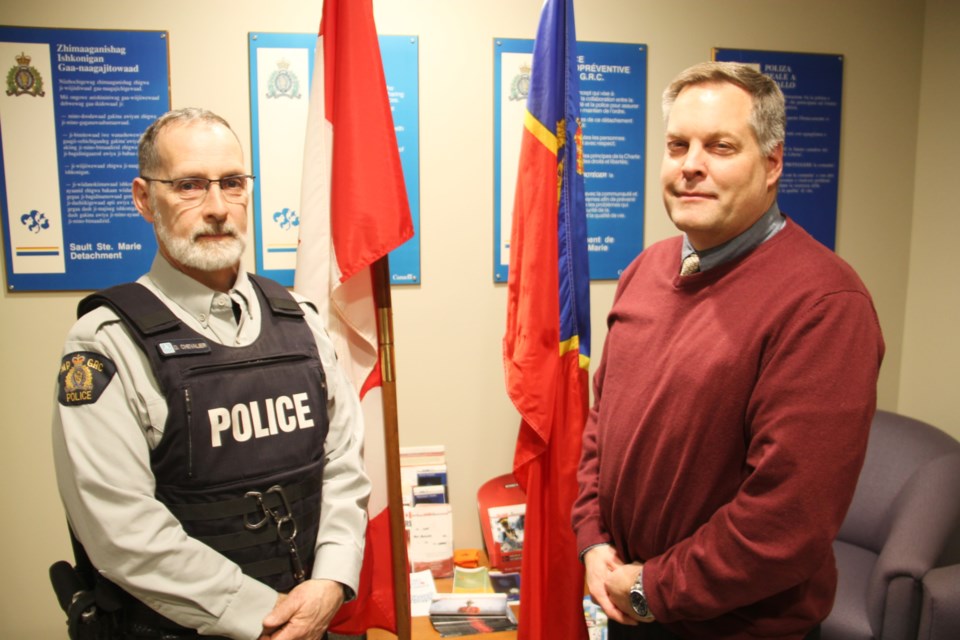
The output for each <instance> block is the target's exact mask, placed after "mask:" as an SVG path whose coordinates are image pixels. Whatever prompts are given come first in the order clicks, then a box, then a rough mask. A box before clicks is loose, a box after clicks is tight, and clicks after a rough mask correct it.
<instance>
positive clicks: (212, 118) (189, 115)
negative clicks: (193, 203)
mask: <svg viewBox="0 0 960 640" xmlns="http://www.w3.org/2000/svg"><path fill="white" fill-rule="evenodd" d="M192 122H206V123H209V124H220V125H223V126H225V127H226V128H227V129H230V132H231V133H233V135H234V137H236V135H237V134H236V133H235V132H234V131H233V129H232V128H231V127H230V123H228V122H227V121H226V120H224V119H223V118H221V117H220V116H218V115H217V114H215V113H213V112H212V111H207V110H206V109H199V108H197V107H186V108H184V109H175V110H173V111H167V112H166V113H165V114H163V115H162V116H160V117H159V118H157V119H156V120H154V121H153V122H152V123H151V124H150V126H149V127H147V130H146V131H144V132H143V135H142V136H140V144H139V146H138V148H137V161H138V162H139V164H140V175H142V176H143V175H150V174H152V173H154V172H155V171H157V170H159V169H160V165H161V164H162V159H161V158H160V152H159V151H157V136H158V135H159V134H160V132H161V131H163V129H165V128H166V127H168V126H171V125H174V124H189V123H192ZM238 140H239V139H238Z"/></svg>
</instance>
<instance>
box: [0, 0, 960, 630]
mask: <svg viewBox="0 0 960 640" xmlns="http://www.w3.org/2000/svg"><path fill="white" fill-rule="evenodd" d="M540 4H541V3H540V0H487V1H485V2H466V1H464V0H459V1H458V0H375V11H376V18H377V23H378V29H379V31H380V32H381V33H384V34H415V35H418V36H419V37H420V98H421V100H420V106H421V114H420V126H421V139H420V145H421V148H420V151H421V226H422V238H421V241H422V274H423V284H422V285H421V286H419V287H416V288H397V289H394V306H395V329H396V340H397V366H398V375H399V383H398V385H399V389H398V391H399V402H400V425H401V426H400V429H401V433H400V439H401V442H402V444H405V445H417V444H432V443H436V442H442V443H444V444H446V446H447V450H448V457H449V461H450V464H451V473H450V482H451V494H452V499H453V502H454V505H455V506H454V516H455V538H456V543H457V545H458V546H461V547H471V546H480V545H481V541H480V535H479V531H478V526H477V524H478V518H477V512H476V507H475V498H474V496H475V492H476V488H477V486H478V485H479V484H480V483H481V482H482V481H483V480H485V479H487V478H488V477H492V476H494V475H497V474H500V473H504V472H506V471H508V470H509V469H510V467H511V461H512V454H513V442H514V439H515V437H516V430H517V423H518V418H517V415H516V412H515V411H514V410H513V408H512V406H511V405H510V403H509V401H508V400H507V399H506V397H505V393H504V387H503V375H502V366H501V360H500V340H501V337H502V333H503V326H504V314H505V310H504V304H505V291H504V287H503V285H494V284H493V281H492V254H493V251H492V246H493V245H492V242H493V222H492V211H493V195H492V185H493V175H492V172H493V151H492V147H493V145H492V140H493V105H492V78H493V48H492V42H493V38H494V37H497V36H499V37H523V38H530V37H532V36H533V33H534V29H535V26H536V21H537V16H538V14H539V7H540ZM927 4H928V5H929V7H930V11H929V15H927V16H926V28H927V30H928V32H929V33H928V37H927V39H926V40H925V39H924V25H925V14H924V11H925V9H924V7H925V5H924V3H922V2H920V3H915V2H905V1H904V0H845V1H842V2H837V1H835V0H807V1H804V2H784V1H780V2H770V1H767V0H730V1H728V2H723V3H719V2H712V1H710V0H678V1H677V2H670V3H666V2H659V1H657V0H591V1H590V2H586V1H584V0H579V1H578V2H577V11H578V16H577V18H578V27H579V28H578V33H579V36H580V38H581V39H583V40H596V41H608V42H637V43H645V44H647V45H649V69H648V76H649V81H648V92H649V96H650V101H649V104H648V113H649V116H648V123H647V125H648V146H647V149H648V154H649V158H648V161H647V183H646V190H647V194H648V195H647V200H646V210H647V218H646V237H647V242H648V243H649V242H653V241H656V240H659V239H661V238H664V237H667V236H669V235H672V234H673V233H674V230H673V228H672V227H671V225H670V224H669V222H668V220H667V219H666V216H665V215H664V214H663V213H662V205H661V203H660V201H659V196H658V195H657V187H656V185H657V175H658V171H659V147H660V137H661V135H662V125H661V122H660V118H659V107H658V96H659V93H660V91H661V90H662V88H663V86H664V85H665V84H666V83H667V82H668V81H669V79H670V78H671V77H672V76H673V75H674V74H675V73H676V72H678V71H679V70H681V69H682V68H684V67H686V66H688V65H689V64H692V63H694V62H698V61H701V60H704V59H707V58H708V57H709V55H710V49H711V47H713V46H722V47H736V48H755V49H774V50H786V51H810V52H824V53H839V54H843V55H844V59H845V64H844V67H845V68H844V96H843V98H844V99H843V141H842V151H841V156H842V157H841V169H840V178H841V186H840V202H839V225H838V226H839V228H838V241H837V250H838V253H839V254H840V255H841V256H843V257H844V258H845V259H846V260H848V261H849V262H850V263H851V264H852V265H853V266H854V267H855V268H856V269H857V270H858V271H859V273H860V274H861V276H862V277H863V279H864V280H865V281H866V283H867V285H868V287H869V288H870V289H871V291H872V292H873V294H874V297H875V301H876V305H877V309H878V311H879V313H880V318H881V323H882V325H883V328H884V331H885V335H886V339H887V345H888V351H887V359H886V362H885V365H884V369H883V373H882V376H881V381H880V404H881V406H882V407H884V408H888V409H898V408H899V409H901V410H903V411H905V412H908V413H913V414H915V415H918V416H921V417H926V418H927V419H930V420H936V421H937V422H938V423H939V424H941V425H942V426H944V427H946V428H948V429H949V430H951V431H952V433H953V434H954V435H955V436H957V437H960V415H958V409H957V403H956V402H955V401H951V396H950V391H952V389H951V388H950V386H951V383H953V385H952V386H955V384H956V382H955V381H956V380H958V379H960V376H958V375H957V373H958V372H957V364H956V361H957V360H958V358H957V356H958V355H960V354H958V353H957V352H958V346H957V340H956V338H955V337H954V336H953V335H952V334H951V331H950V330H951V329H952V328H954V327H956V326H957V324H958V323H957V320H958V315H960V302H958V297H957V295H958V294H957V291H958V287H956V285H955V284H954V283H953V281H952V279H951V280H949V281H948V280H947V279H946V277H942V279H940V280H939V281H937V280H936V278H933V279H931V278H930V276H931V275H932V274H933V272H934V269H935V267H936V263H938V262H940V263H946V262H947V260H948V259H947V258H946V257H935V256H928V255H927V254H924V253H922V252H921V250H920V249H919V248H918V246H921V245H922V246H923V247H927V246H932V247H938V246H942V245H944V244H946V243H947V242H950V241H953V240H954V239H955V238H957V237H958V235H957V233H956V231H957V225H958V222H957V219H958V218H957V215H956V212H955V210H956V205H955V204H954V203H953V202H952V199H947V198H945V197H941V195H940V194H941V193H943V192H944V191H945V189H944V187H945V186H951V183H953V182H956V177H955V176H956V173H957V172H956V169H957V162H956V160H954V159H953V156H952V155H948V154H950V151H952V148H951V146H950V145H948V144H944V140H943V137H944V136H943V134H944V132H947V133H948V134H949V137H950V140H951V141H953V142H956V141H957V124H956V118H955V115H954V113H953V111H952V105H953V104H955V102H956V101H955V100H950V99H949V98H951V97H955V95H956V89H954V88H952V87H946V86H944V85H945V83H944V81H943V80H942V78H953V77H955V71H954V70H955V69H956V62H957V59H956V58H957V54H956V45H955V42H956V40H957V36H958V35H960V33H958V25H957V9H956V8H955V3H953V6H951V2H950V0H929V2H928V3H927ZM320 5H321V0H311V1H306V0H285V1H281V2H271V3H264V2H261V1H259V0H234V1H233V2H230V3H222V2H208V3H204V2H196V1H195V0H194V1H190V2H186V1H184V0H167V1H166V2H163V3H160V4H156V3H154V4H146V5H145V4H143V3H136V2H130V3H118V2H107V1H105V0H96V1H92V0H88V1H84V2H67V1H65V0H37V1H35V2H21V3H11V2H5V3H4V4H3V8H2V9H0V24H5V25H24V26H34V27H56V28H65V27H78V28H116V29H165V30H169V32H170V62H171V85H172V97H173V105H174V106H175V107H181V106H187V105H202V106H205V107H208V108H210V109H213V110H214V111H217V112H219V113H221V114H222V115H224V116H225V117H226V118H227V119H228V120H230V121H231V122H232V123H233V125H234V127H235V128H236V129H237V131H238V132H240V133H241V137H246V138H249V133H248V132H249V127H250V122H249V106H248V105H249V97H248V93H247V92H248V81H247V78H248V70H247V62H246V53H247V44H246V42H247V41H246V34H247V32H249V31H286V32H312V31H314V30H315V29H316V27H317V24H318V20H319V14H320ZM948 59H949V60H952V62H953V63H954V65H953V66H951V65H950V64H949V63H948V62H947V60H948ZM921 78H923V79H924V80H925V82H924V83H923V85H922V86H921ZM921 89H922V90H921ZM921 98H922V99H921ZM921 115H922V116H923V118H922V120H921V119H920V116H921ZM918 123H922V126H920V136H919V145H920V147H919V151H920V153H918V149H917V146H918V134H917V131H918ZM244 134H246V135H245V136H244ZM955 146H956V145H953V147H955ZM246 147H247V149H248V150H249V142H246ZM918 157H919V158H920V160H919V162H918V161H917V158H918ZM453 159H456V160H455V161H451V160H453ZM951 163H952V164H951ZM951 168H952V169H954V171H950V169H951ZM914 184H916V186H917V187H918V188H917V189H916V190H915V189H914ZM914 212H916V213H915V214H914ZM950 230H953V231H954V233H949V231H950ZM911 234H913V237H912V242H911ZM941 238H942V239H943V240H940V239H941ZM938 240H940V241H939V242H938ZM247 258H248V262H247V264H248V266H249V268H252V265H253V260H252V255H248V256H247ZM129 275H130V278H131V279H132V278H133V277H135V276H136V275H138V274H129ZM613 288H614V284H613V283H609V282H604V283H594V284H593V286H592V296H591V297H592V303H593V313H592V316H593V326H594V344H593V352H594V353H595V354H599V353H600V351H601V346H602V340H603V337H604V327H605V324H604V319H605V314H606V311H607V309H608V308H609V306H610V302H611V299H612V295H613ZM80 295H81V294H80V293H52V294H47V293H44V294H37V293H17V294H13V293H7V292H5V293H4V294H3V296H2V298H0V313H2V315H0V318H2V323H3V325H2V328H3V335H4V338H3V342H2V351H0V359H2V362H5V363H6V365H5V366H6V371H7V374H6V375H5V376H4V383H3V387H2V391H0V393H2V406H3V407H5V411H6V415H7V423H8V427H7V429H6V443H5V445H4V446H3V447H2V448H0V487H2V489H0V501H2V502H0V513H2V514H5V516H6V521H5V523H4V525H3V526H2V528H0V559H2V566H3V574H4V576H5V577H6V579H5V580H3V581H2V582H3V584H2V586H0V636H3V637H11V638H12V637H17V638H27V637H29V638H62V637H64V629H63V622H62V616H61V615H60V613H59V611H57V609H56V604H55V602H54V598H53V595H52V592H51V590H50V588H49V585H48V584H47V579H46V571H47V567H48V566H49V564H50V563H51V562H53V561H55V560H57V559H61V558H66V557H69V549H68V544H67V537H66V530H65V527H64V519H63V515H62V512H61V509H60V506H59V501H58V498H57V493H56V487H55V484H54V481H53V468H52V462H51V456H50V438H49V416H50V412H51V410H52V403H53V385H54V375H55V371H56V367H57V364H58V357H59V354H60V349H61V342H62V339H63V336H64V334H65V333H66V331H67V329H68V327H69V325H70V324H71V321H72V317H73V313H74V311H73V310H74V308H75V305H76V303H77V301H78V300H79V298H80ZM908 302H909V303H910V306H909V307H907V303H908ZM931 317H933V318H934V320H930V318H931ZM94 429H95V427H94ZM94 437H95V436H94Z"/></svg>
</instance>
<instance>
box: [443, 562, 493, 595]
mask: <svg viewBox="0 0 960 640" xmlns="http://www.w3.org/2000/svg"><path fill="white" fill-rule="evenodd" d="M453 592H454V593H493V586H492V585H491V584H490V576H489V575H488V571H487V568H486V567H476V568H474V569H468V568H465V567H454V568H453Z"/></svg>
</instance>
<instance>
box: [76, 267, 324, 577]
mask: <svg viewBox="0 0 960 640" xmlns="http://www.w3.org/2000/svg"><path fill="white" fill-rule="evenodd" d="M250 280H251V281H252V282H253V283H254V285H255V286H254V290H255V291H256V292H257V296H258V298H259V300H260V308H261V309H262V313H261V318H262V320H261V327H260V335H259V336H258V337H257V339H256V340H255V341H254V342H253V343H252V344H250V345H248V346H244V347H228V346H224V345H221V344H218V343H216V342H214V341H212V340H209V339H207V338H205V337H204V336H202V335H200V334H199V333H197V332H196V331H193V330H192V329H190V328H189V327H187V326H186V325H185V324H184V323H183V322H181V321H180V320H179V319H178V318H177V317H176V316H174V315H173V313H172V312H171V311H170V310H169V309H168V308H167V307H166V305H164V304H163V303H162V302H161V301H160V300H159V299H158V298H157V297H156V296H155V295H153V294H152V293H151V292H150V291H149V290H148V289H147V288H145V287H143V286H141V285H139V284H136V283H130V284H125V285H119V286H117V287H113V288H111V289H107V290H105V291H102V292H99V293H95V294H93V295H91V296H89V297H87V298H85V299H84V300H83V301H82V302H81V303H80V307H79V310H78V311H79V313H80V315H82V314H84V313H86V312H88V311H90V310H91V309H93V308H95V307H97V306H100V305H102V304H107V305H109V306H110V307H112V308H113V309H114V310H115V311H116V312H117V313H118V314H119V316H120V317H121V318H122V319H123V320H124V322H125V324H126V325H127V326H128V327H129V329H130V334H131V335H132V336H133V338H134V340H135V341H136V342H137V344H139V346H140V348H141V349H143V351H144V353H145V354H146V355H147V357H148V358H149V359H150V364H151V366H152V368H153V373H154V375H155V376H156V379H157V380H158V382H159V385H160V388H161V390H162V391H163V393H164V395H165V396H166V400H167V407H168V409H169V416H168V418H167V423H166V425H164V433H163V438H162V439H161V441H160V444H159V445H158V446H157V447H156V448H155V449H154V450H153V451H152V452H151V457H150V463H151V467H152V469H153V473H154V475H155V477H156V483H157V489H156V497H157V499H158V500H159V501H161V502H162V503H163V504H164V505H166V506H167V508H168V509H170V511H171V512H172V513H173V514H174V515H175V516H176V517H177V519H179V520H180V522H181V523H182V525H183V528H184V530H185V531H186V532H187V534H189V535H190V536H191V537H193V538H196V539H198V540H200V541H202V542H204V543H206V544H207V545H209V546H210V547H212V548H213V549H215V550H217V551H219V552H220V553H222V554H223V555H225V556H226V557H228V558H229V559H231V560H232V561H234V562H235V563H237V564H238V565H239V566H240V567H241V569H242V570H243V572H244V573H245V574H247V575H249V576H252V577H254V578H257V579H258V580H260V581H262V582H264V583H266V584H268V585H270V586H271V587H273V588H274V589H276V590H278V591H281V592H287V591H289V590H290V589H291V588H293V587H294V586H296V584H297V583H298V582H300V581H302V580H303V579H305V578H309V577H310V570H311V568H312V566H313V560H314V551H315V543H316V538H317V530H318V527H319V516H320V513H319V510H320V492H321V475H322V472H323V460H324V441H325V440H326V437H327V431H328V429H329V422H328V418H327V388H326V378H325V375H324V371H323V366H322V365H321V362H320V356H319V354H318V353H317V347H316V341H315V339H314V337H313V334H312V333H311V331H310V329H309V327H308V326H307V323H306V321H305V320H304V318H303V310H302V309H301V308H300V305H299V304H298V303H297V302H296V301H295V300H294V299H293V297H292V296H291V295H290V294H289V292H287V290H286V289H284V288H283V287H282V286H280V285H279V284H277V283H275V282H273V281H272V280H266V279H261V278H258V277H256V276H253V275H251V276H250ZM294 547H295V549H294Z"/></svg>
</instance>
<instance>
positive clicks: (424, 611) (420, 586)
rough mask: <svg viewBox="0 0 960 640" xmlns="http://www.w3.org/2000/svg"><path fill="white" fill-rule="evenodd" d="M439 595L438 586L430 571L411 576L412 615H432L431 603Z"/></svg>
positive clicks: (418, 572)
mask: <svg viewBox="0 0 960 640" xmlns="http://www.w3.org/2000/svg"><path fill="white" fill-rule="evenodd" d="M436 593H437V585H436V583H435V582H434V581H433V574H431V573H430V572H429V571H417V572H416V573H411V574H410V615H411V616H413V617H414V618H416V617H418V616H427V615H430V603H431V602H432V601H433V596H435V595H436Z"/></svg>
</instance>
